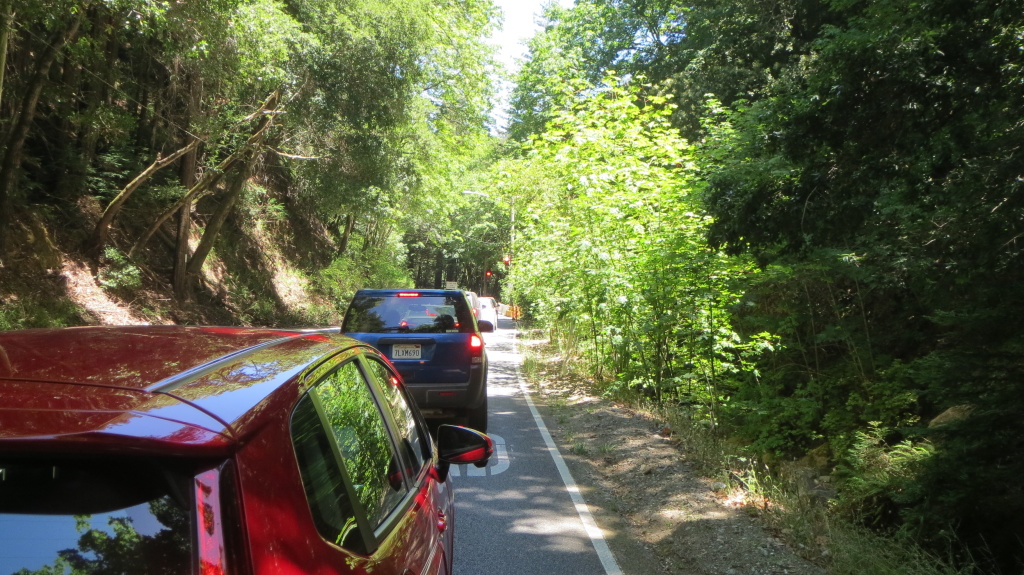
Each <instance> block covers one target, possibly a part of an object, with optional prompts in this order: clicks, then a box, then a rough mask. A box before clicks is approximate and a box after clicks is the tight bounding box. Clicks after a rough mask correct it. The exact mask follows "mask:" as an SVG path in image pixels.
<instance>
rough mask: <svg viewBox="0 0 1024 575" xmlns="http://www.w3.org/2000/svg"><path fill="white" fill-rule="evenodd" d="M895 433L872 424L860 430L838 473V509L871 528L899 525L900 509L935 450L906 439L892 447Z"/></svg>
mask: <svg viewBox="0 0 1024 575" xmlns="http://www.w3.org/2000/svg"><path fill="white" fill-rule="evenodd" d="M891 433H892V431H891V430H888V429H885V428H883V427H881V426H880V424H879V423H878V422H870V427H869V428H868V430H867V431H858V432H856V433H855V434H854V435H855V437H854V440H853V444H852V446H851V447H850V450H849V452H848V454H847V455H846V457H845V458H843V461H842V464H841V465H840V467H839V470H838V473H837V475H838V477H839V479H840V480H841V481H840V483H839V498H838V500H837V501H836V503H835V505H836V510H837V511H838V512H839V513H840V514H841V515H843V516H845V517H850V518H853V519H854V520H856V521H859V522H862V523H863V524H865V525H868V526H871V527H876V528H877V527H885V528H889V529H891V528H892V526H894V525H897V524H898V519H899V517H898V507H899V506H900V504H902V503H906V502H907V501H908V500H909V498H910V496H909V495H908V491H914V490H915V482H916V479H917V477H918V475H919V474H920V471H921V469H922V467H923V466H924V465H925V464H926V463H927V460H928V459H929V458H930V457H932V456H933V454H934V452H935V450H934V448H933V447H932V446H931V445H930V444H928V443H921V442H915V441H911V440H903V441H900V442H898V443H896V444H894V445H889V444H888V442H887V436H889V435H891Z"/></svg>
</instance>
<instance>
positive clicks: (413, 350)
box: [391, 343, 422, 359]
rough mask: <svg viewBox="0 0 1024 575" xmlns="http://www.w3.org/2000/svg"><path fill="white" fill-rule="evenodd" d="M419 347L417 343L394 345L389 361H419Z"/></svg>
mask: <svg viewBox="0 0 1024 575" xmlns="http://www.w3.org/2000/svg"><path fill="white" fill-rule="evenodd" d="M421 347H422V346H420V344H418V343H396V344H394V345H392V346H391V359H420V356H421V351H420V348H421Z"/></svg>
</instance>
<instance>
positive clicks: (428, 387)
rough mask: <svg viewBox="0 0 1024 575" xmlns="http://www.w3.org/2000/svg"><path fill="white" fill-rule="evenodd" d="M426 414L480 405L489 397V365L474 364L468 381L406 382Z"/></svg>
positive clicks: (421, 409) (417, 403)
mask: <svg viewBox="0 0 1024 575" xmlns="http://www.w3.org/2000/svg"><path fill="white" fill-rule="evenodd" d="M405 387H406V389H408V390H409V393H410V394H411V395H412V397H413V400H414V401H415V402H416V405H417V406H419V408H420V411H422V412H423V414H424V415H430V414H431V412H435V411H441V412H447V411H457V410H464V409H472V408H474V407H479V406H480V405H481V404H482V403H483V402H484V400H485V399H486V398H487V366H486V365H483V366H473V368H472V371H470V375H469V381H468V382H466V383H406V384H405Z"/></svg>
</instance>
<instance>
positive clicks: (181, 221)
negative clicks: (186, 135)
mask: <svg viewBox="0 0 1024 575" xmlns="http://www.w3.org/2000/svg"><path fill="white" fill-rule="evenodd" d="M197 155H198V154H197V150H196V149H192V150H191V151H189V152H188V153H187V154H185V155H184V156H183V157H182V159H181V183H182V185H184V186H185V187H186V188H191V187H192V186H193V185H195V183H196V156H197ZM191 224H192V202H185V203H184V204H182V206H181V210H179V211H178V233H177V244H176V245H175V248H174V278H173V281H172V285H173V289H174V297H176V298H178V299H179V300H183V299H185V297H186V296H187V295H188V293H187V291H186V289H185V288H186V287H187V284H186V282H185V279H186V278H187V277H188V274H186V273H185V265H186V264H187V263H188V238H189V230H190V229H191Z"/></svg>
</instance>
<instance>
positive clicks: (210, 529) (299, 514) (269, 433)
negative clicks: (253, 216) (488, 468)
mask: <svg viewBox="0 0 1024 575" xmlns="http://www.w3.org/2000/svg"><path fill="white" fill-rule="evenodd" d="M490 452H491V442H490V439H489V438H487V436H486V435H484V434H482V433H479V432H476V431H474V430H471V429H468V428H464V427H456V426H441V427H439V428H438V430H437V441H436V442H435V441H434V440H433V439H432V438H431V435H430V433H429V432H428V429H427V428H426V426H425V425H424V423H423V420H422V418H421V417H420V414H419V412H418V411H417V409H416V407H415V406H414V405H413V403H412V402H411V400H410V398H409V395H408V394H407V392H406V390H405V387H404V385H403V384H402V382H401V380H400V378H399V377H398V375H397V372H396V371H395V370H394V368H393V367H392V366H391V365H390V363H389V362H388V361H387V359H385V358H384V357H382V356H381V355H380V354H379V353H378V352H377V351H375V350H374V349H373V348H371V347H369V346H367V345H365V344H362V343H360V342H357V341H355V340H353V339H349V338H348V337H345V336H342V335H340V334H339V333H336V332H335V333H328V332H325V331H283V330H270V329H252V328H210V327H177V326H157V327H86V328H67V329H55V330H25V331H8V332H0V574H3V575H7V574H10V573H18V574H19V575H32V574H40V575H42V574H51V573H82V574H91V573H119V574H120V573H123V574H136V573H137V574H140V575H141V574H146V575H154V574H160V575H162V574H167V575H185V574H189V575H262V574H267V575H269V574H273V575H289V574H296V575H297V574H303V575H308V574H325V575H326V574H369V573H373V574H374V575H405V574H439V573H440V574H446V575H447V574H450V573H451V564H452V549H453V547H452V528H453V524H452V521H453V515H452V514H453V508H452V490H451V487H450V484H449V482H448V480H447V475H448V466H449V465H450V464H452V463H474V464H477V465H480V466H482V465H484V464H485V463H486V461H487V458H488V457H489V455H490Z"/></svg>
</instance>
